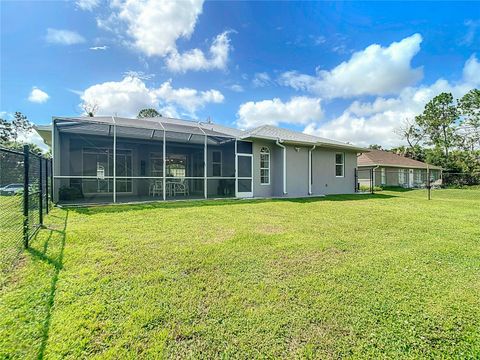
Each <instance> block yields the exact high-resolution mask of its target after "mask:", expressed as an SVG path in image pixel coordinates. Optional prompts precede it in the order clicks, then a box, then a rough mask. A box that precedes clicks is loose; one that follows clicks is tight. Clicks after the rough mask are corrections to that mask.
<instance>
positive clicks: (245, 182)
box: [235, 154, 253, 198]
mask: <svg viewBox="0 0 480 360" xmlns="http://www.w3.org/2000/svg"><path fill="white" fill-rule="evenodd" d="M236 162H237V164H236V165H237V181H236V186H235V188H236V194H237V197H239V198H246V197H253V184H252V180H253V177H252V176H253V175H252V174H253V157H252V155H251V154H237V160H236Z"/></svg>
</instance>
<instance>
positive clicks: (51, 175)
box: [49, 159, 53, 201]
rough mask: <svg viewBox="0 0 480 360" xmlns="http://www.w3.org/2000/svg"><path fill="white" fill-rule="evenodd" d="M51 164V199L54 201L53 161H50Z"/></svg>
mask: <svg viewBox="0 0 480 360" xmlns="http://www.w3.org/2000/svg"><path fill="white" fill-rule="evenodd" d="M49 163H50V199H51V201H53V160H52V159H50V160H49Z"/></svg>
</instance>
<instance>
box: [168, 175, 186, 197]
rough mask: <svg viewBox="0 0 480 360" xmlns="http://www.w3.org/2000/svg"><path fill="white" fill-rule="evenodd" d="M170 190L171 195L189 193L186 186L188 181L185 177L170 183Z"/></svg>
mask: <svg viewBox="0 0 480 360" xmlns="http://www.w3.org/2000/svg"><path fill="white" fill-rule="evenodd" d="M172 192H173V196H176V195H177V194H178V195H180V194H181V195H184V196H188V195H190V190H189V188H188V182H187V181H186V180H185V179H181V180H179V181H175V182H173V183H172Z"/></svg>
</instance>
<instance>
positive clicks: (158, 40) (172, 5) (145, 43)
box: [100, 0, 203, 56]
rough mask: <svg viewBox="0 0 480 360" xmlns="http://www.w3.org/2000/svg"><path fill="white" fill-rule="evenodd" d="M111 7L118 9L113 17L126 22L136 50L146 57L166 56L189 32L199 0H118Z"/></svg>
mask: <svg viewBox="0 0 480 360" xmlns="http://www.w3.org/2000/svg"><path fill="white" fill-rule="evenodd" d="M112 6H113V8H114V9H115V10H116V11H118V12H117V13H114V14H113V19H115V20H120V21H121V22H123V23H125V24H126V26H127V29H126V32H127V34H128V35H129V36H130V37H131V38H132V39H133V45H134V46H135V47H136V48H137V49H139V50H140V51H141V52H143V53H144V54H146V55H147V56H166V55H168V54H169V53H170V52H172V51H176V41H177V40H178V39H179V38H185V39H189V38H190V36H191V35H192V33H193V31H194V29H195V24H196V22H197V18H198V16H199V15H200V14H201V12H202V6H203V0H184V1H174V0H164V1H158V0H140V1H137V0H125V1H120V0H119V1H115V2H114V3H113V5H112ZM102 23H105V22H102V21H100V24H102Z"/></svg>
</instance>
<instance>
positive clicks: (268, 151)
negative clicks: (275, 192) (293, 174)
mask: <svg viewBox="0 0 480 360" xmlns="http://www.w3.org/2000/svg"><path fill="white" fill-rule="evenodd" d="M263 149H267V151H266V152H265V151H263ZM262 155H268V167H262ZM262 170H267V171H268V182H266V183H263V182H262ZM270 174H271V170H270V149H269V148H268V146H262V147H261V148H260V185H270Z"/></svg>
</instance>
